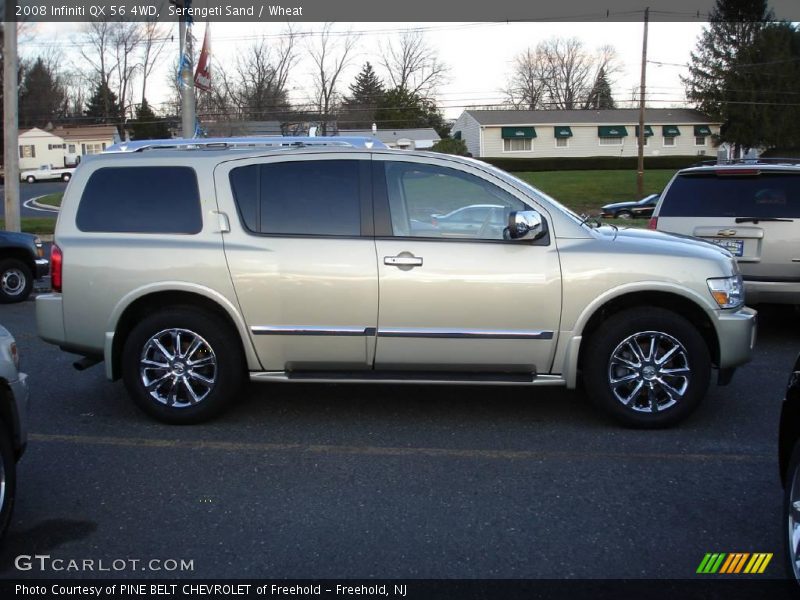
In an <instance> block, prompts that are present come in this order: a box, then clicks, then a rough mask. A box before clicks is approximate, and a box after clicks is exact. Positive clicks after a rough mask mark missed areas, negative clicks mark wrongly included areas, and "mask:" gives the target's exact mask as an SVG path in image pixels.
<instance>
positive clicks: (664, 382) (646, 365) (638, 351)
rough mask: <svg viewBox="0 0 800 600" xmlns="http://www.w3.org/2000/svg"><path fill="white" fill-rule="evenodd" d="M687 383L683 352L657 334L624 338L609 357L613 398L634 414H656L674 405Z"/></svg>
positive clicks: (671, 339) (675, 342)
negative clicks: (634, 412)
mask: <svg viewBox="0 0 800 600" xmlns="http://www.w3.org/2000/svg"><path fill="white" fill-rule="evenodd" d="M690 379H691V371H690V369H689V356H688V353H687V351H686V348H684V346H683V344H681V343H680V342H679V341H678V340H676V339H675V338H674V337H672V336H671V335H667V334H666V333H662V332H659V331H642V332H640V333H634V334H633V335H631V336H628V337H627V338H625V339H624V340H623V341H622V342H621V343H620V344H619V345H618V346H617V347H616V348H615V349H614V352H612V353H611V359H610V360H609V363H608V383H609V385H610V386H611V391H612V392H613V394H614V397H615V398H616V399H617V400H618V401H619V402H621V403H622V404H623V405H624V406H626V407H627V408H629V409H631V410H634V411H636V412H643V413H658V412H661V411H664V410H667V409H668V408H671V407H672V406H674V405H676V404H678V403H679V402H680V401H681V400H682V399H683V398H684V395H685V394H686V391H687V390H688V389H689V383H690Z"/></svg>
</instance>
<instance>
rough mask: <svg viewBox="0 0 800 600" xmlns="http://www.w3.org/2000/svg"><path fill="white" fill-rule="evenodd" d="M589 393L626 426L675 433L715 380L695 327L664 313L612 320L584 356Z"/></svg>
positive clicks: (636, 312) (640, 311) (647, 311)
mask: <svg viewBox="0 0 800 600" xmlns="http://www.w3.org/2000/svg"><path fill="white" fill-rule="evenodd" d="M583 373H584V384H585V388H586V392H587V394H588V395H589V397H590V398H592V400H594V401H595V402H596V403H597V404H598V405H600V406H601V407H602V408H603V409H605V410H606V411H608V412H609V413H610V414H611V415H612V416H613V417H615V418H616V419H617V420H619V421H621V422H622V423H624V424H626V425H628V426H631V427H637V428H657V427H669V426H671V425H675V424H676V423H678V422H680V421H682V420H683V419H685V418H686V417H688V416H689V414H691V413H692V411H694V410H695V408H697V406H698V405H699V404H700V401H701V400H702V399H703V396H705V393H706V390H707V389H708V384H709V380H710V378H711V359H710V357H709V352H708V347H707V346H706V343H705V341H704V340H703V338H702V336H701V335H700V333H699V332H698V331H697V329H696V328H695V326H694V325H692V324H691V323H690V322H689V321H687V320H686V319H684V318H683V317H681V316H680V315H677V314H675V313H673V312H671V311H669V310H665V309H661V308H634V309H629V310H625V311H622V312H620V313H617V314H615V315H613V316H612V317H610V318H609V319H608V320H607V321H605V322H604V323H603V324H602V325H601V326H600V327H599V328H598V330H597V331H596V332H595V333H594V334H593V335H592V337H591V338H590V340H589V342H588V343H587V347H586V351H585V353H584V355H583Z"/></svg>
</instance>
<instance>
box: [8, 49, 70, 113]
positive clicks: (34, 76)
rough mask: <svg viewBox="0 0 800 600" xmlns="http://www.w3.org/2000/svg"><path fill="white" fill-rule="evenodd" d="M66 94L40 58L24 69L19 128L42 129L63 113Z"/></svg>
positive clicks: (20, 94)
mask: <svg viewBox="0 0 800 600" xmlns="http://www.w3.org/2000/svg"><path fill="white" fill-rule="evenodd" d="M66 100H67V93H66V91H65V90H64V86H62V85H61V83H60V82H59V81H58V76H57V75H56V74H55V73H53V71H52V70H51V68H50V67H49V66H48V65H47V64H45V62H44V61H43V60H42V59H41V57H40V58H37V59H36V62H34V63H33V65H32V66H30V67H28V68H27V69H25V74H24V76H23V78H22V85H21V89H20V92H19V124H20V127H23V128H28V127H44V126H45V125H47V124H48V123H52V122H53V121H55V120H56V119H57V118H58V117H59V116H60V115H61V114H62V113H63V111H64V105H65V103H66Z"/></svg>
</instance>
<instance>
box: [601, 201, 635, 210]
mask: <svg viewBox="0 0 800 600" xmlns="http://www.w3.org/2000/svg"><path fill="white" fill-rule="evenodd" d="M637 204H639V203H638V202H635V201H632V200H628V201H627V202H614V203H613V204H605V205H603V206H602V208H603V209H604V210H605V209H607V208H608V209H615V208H632V207H634V206H636V205H637Z"/></svg>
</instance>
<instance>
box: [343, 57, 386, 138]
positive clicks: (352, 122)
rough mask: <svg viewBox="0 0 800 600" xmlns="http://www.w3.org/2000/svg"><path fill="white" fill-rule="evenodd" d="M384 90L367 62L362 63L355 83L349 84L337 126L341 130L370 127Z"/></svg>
mask: <svg viewBox="0 0 800 600" xmlns="http://www.w3.org/2000/svg"><path fill="white" fill-rule="evenodd" d="M385 93H386V90H385V89H384V87H383V82H382V81H381V80H380V78H379V77H378V75H377V74H376V73H375V71H374V69H373V68H372V65H371V64H370V63H369V62H366V63H364V66H363V67H362V68H361V72H360V73H359V74H358V76H357V77H356V79H355V81H354V82H353V83H352V84H350V95H349V96H347V97H346V98H345V100H344V102H343V103H342V110H341V116H340V117H339V124H340V126H342V128H343V129H359V128H368V127H371V126H372V124H373V123H374V122H375V112H376V111H377V109H378V105H379V104H380V103H381V100H382V99H383V96H384V94H385Z"/></svg>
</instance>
